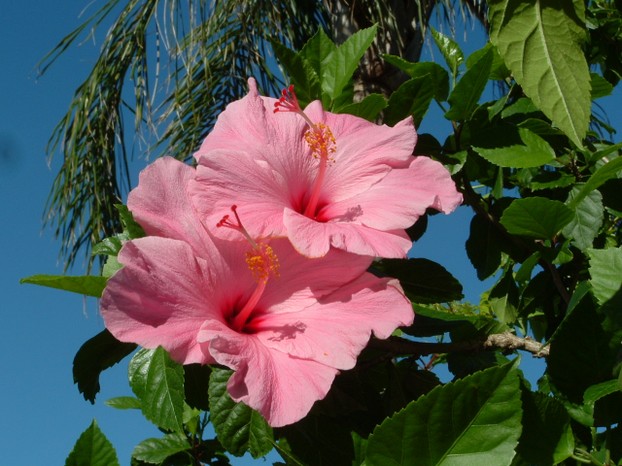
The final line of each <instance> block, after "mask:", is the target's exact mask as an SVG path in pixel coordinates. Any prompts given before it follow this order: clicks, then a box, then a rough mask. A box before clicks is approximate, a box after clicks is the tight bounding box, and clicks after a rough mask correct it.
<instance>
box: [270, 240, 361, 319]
mask: <svg viewBox="0 0 622 466" xmlns="http://www.w3.org/2000/svg"><path fill="white" fill-rule="evenodd" d="M270 246H271V247H272V248H273V250H274V252H275V254H276V255H277V257H278V259H279V264H280V268H279V270H280V274H279V276H278V277H274V278H271V279H270V280H269V281H268V285H267V287H266V290H265V291H264V293H263V296H262V298H261V300H260V302H259V306H260V307H263V308H269V309H270V313H278V312H292V309H295V310H303V309H304V308H306V307H308V306H311V305H313V304H315V303H317V299H319V298H322V297H323V296H326V295H328V294H330V293H333V292H334V291H335V290H337V289H338V288H339V287H341V286H343V285H344V284H346V283H348V282H350V281H352V280H355V279H356V278H358V277H359V276H360V275H361V274H363V273H364V272H365V271H366V270H367V268H368V267H369V266H370V264H371V262H372V260H373V258H372V257H368V256H362V255H355V254H350V253H347V252H345V251H339V250H336V249H333V250H331V251H329V252H328V253H327V254H326V255H325V256H324V257H321V258H318V259H309V258H307V257H305V256H302V255H300V254H299V253H298V252H297V251H296V250H295V249H294V248H293V246H292V245H291V243H290V242H289V240H288V239H286V238H282V239H274V240H272V241H271V242H270Z"/></svg>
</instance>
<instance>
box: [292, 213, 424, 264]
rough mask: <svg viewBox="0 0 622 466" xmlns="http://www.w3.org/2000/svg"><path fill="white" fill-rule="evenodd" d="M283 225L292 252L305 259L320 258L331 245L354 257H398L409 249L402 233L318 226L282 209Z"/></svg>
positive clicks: (336, 224) (347, 225) (337, 224)
mask: <svg viewBox="0 0 622 466" xmlns="http://www.w3.org/2000/svg"><path fill="white" fill-rule="evenodd" d="M283 223H284V224H285V228H286V229H287V236H288V237H289V239H290V241H291V242H292V244H293V245H294V247H295V248H296V250H297V251H298V252H300V253H301V254H303V255H305V256H307V257H321V256H322V255H324V254H326V253H327V252H328V250H329V248H330V246H333V247H335V248H337V249H343V250H344V251H348V252H351V253H354V254H362V255H366V256H372V257H387V258H401V257H406V254H407V253H408V250H409V249H410V248H411V246H412V242H411V241H410V238H409V237H408V235H407V234H406V232H405V231H404V230H389V231H381V230H376V229H373V228H369V227H366V226H364V225H359V224H356V223H342V222H326V223H322V222H317V221H315V220H312V219H310V218H307V217H305V216H304V215H300V214H299V213H297V212H294V211H293V210H291V209H285V213H284V215H283Z"/></svg>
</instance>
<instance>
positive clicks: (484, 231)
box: [466, 215, 501, 280]
mask: <svg viewBox="0 0 622 466" xmlns="http://www.w3.org/2000/svg"><path fill="white" fill-rule="evenodd" d="M499 234H500V232H499V231H498V230H497V229H496V228H495V226H494V225H493V224H492V222H490V221H488V220H487V219H485V218H483V217H482V216H481V215H474V216H473V218H472V219H471V227H470V232H469V238H468V239H467V241H466V253H467V256H468V257H469V260H470V261H471V264H473V267H475V270H476V271H477V278H479V279H480V280H484V279H485V278H488V277H490V276H491V275H492V274H493V273H495V272H496V271H497V269H498V268H499V265H500V264H501V246H500V245H499V240H498V235H499Z"/></svg>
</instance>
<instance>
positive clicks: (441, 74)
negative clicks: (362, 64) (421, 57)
mask: <svg viewBox="0 0 622 466" xmlns="http://www.w3.org/2000/svg"><path fill="white" fill-rule="evenodd" d="M383 58H384V59H385V61H386V62H387V63H390V64H392V65H393V66H396V67H397V68H399V69H400V70H402V71H404V72H405V73H406V74H408V75H409V76H410V77H411V78H423V77H424V76H429V77H430V78H431V79H432V86H433V88H434V98H435V99H436V100H438V101H440V102H443V101H445V100H447V96H448V95H449V76H448V75H447V71H446V70H445V69H444V68H443V67H442V66H441V65H439V64H438V63H434V62H429V61H428V62H409V61H406V60H404V59H403V58H401V57H398V56H395V55H383Z"/></svg>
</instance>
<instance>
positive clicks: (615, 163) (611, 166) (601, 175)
mask: <svg viewBox="0 0 622 466" xmlns="http://www.w3.org/2000/svg"><path fill="white" fill-rule="evenodd" d="M621 170H622V157H616V158H615V159H613V160H610V161H609V162H607V163H606V164H605V165H603V166H602V167H600V168H599V169H598V170H596V171H595V172H594V173H593V174H592V176H590V179H589V180H588V181H587V182H586V183H585V184H584V185H583V188H581V191H579V192H578V193H577V195H576V196H575V197H574V198H573V199H572V201H570V202H569V203H568V207H570V208H571V209H574V208H575V207H576V206H577V204H578V203H579V202H581V201H582V200H583V199H584V198H585V197H586V196H587V195H588V194H589V193H591V192H592V191H594V190H595V189H597V188H598V187H600V186H601V185H602V184H603V183H605V181H607V180H610V179H612V178H617V177H618V172H620V171H621Z"/></svg>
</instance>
